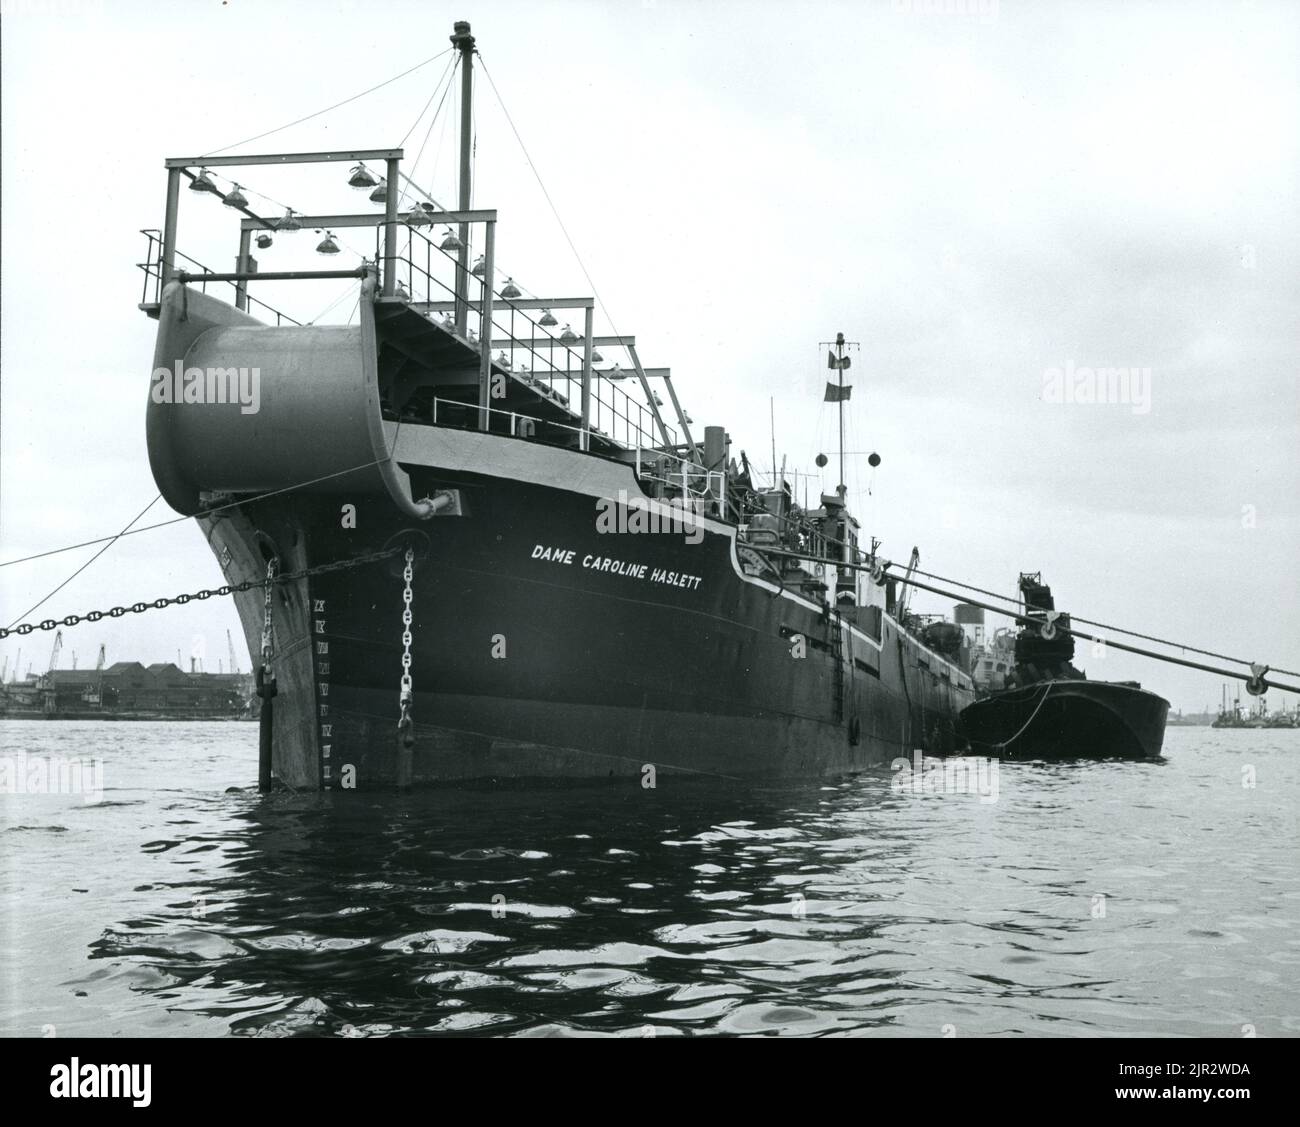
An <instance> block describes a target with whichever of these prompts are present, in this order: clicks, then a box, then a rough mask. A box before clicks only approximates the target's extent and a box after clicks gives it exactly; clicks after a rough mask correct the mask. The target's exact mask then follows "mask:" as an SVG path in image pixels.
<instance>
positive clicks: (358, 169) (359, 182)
mask: <svg viewBox="0 0 1300 1127" xmlns="http://www.w3.org/2000/svg"><path fill="white" fill-rule="evenodd" d="M348 183H349V184H350V185H352V187H354V188H357V189H360V190H361V191H364V190H365V189H366V188H373V187H374V186H375V185H376V184H378V183H379V181H378V180H377V179H376V178H375V175H374V173H372V172H371V171H370V169H368V168H367V167H366V166H365V165H364V164H358V165H355V166H353V169H352V175H351V176H349V177H348Z"/></svg>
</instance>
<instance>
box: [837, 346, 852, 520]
mask: <svg viewBox="0 0 1300 1127" xmlns="http://www.w3.org/2000/svg"><path fill="white" fill-rule="evenodd" d="M835 354H836V359H837V360H838V361H839V363H838V364H836V365H835V367H836V368H837V369H838V371H839V377H840V398H839V402H838V403H837V404H836V406H837V407H839V409H840V485H839V490H838V492H839V495H840V496H841V497H844V496H846V495H847V494H848V491H849V487H848V486H847V485H845V484H844V334H843V333H836V334H835Z"/></svg>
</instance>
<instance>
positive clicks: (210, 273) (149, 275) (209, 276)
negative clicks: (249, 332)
mask: <svg viewBox="0 0 1300 1127" xmlns="http://www.w3.org/2000/svg"><path fill="white" fill-rule="evenodd" d="M140 234H142V235H144V236H145V238H147V239H148V240H149V243H148V246H147V247H146V250H145V261H144V262H137V263H136V266H137V267H138V268H139V269H140V270H142V271H143V272H144V288H143V290H142V291H141V294H140V298H141V304H142V305H143V304H147V299H148V296H149V282H150V281H151V280H152V281H153V283H154V293H153V300H154V303H155V304H157V303H158V302H159V301H160V300H161V298H162V234H161V232H159V231H158V230H157V229H155V228H152V227H142V228H141V229H140ZM154 243H157V244H158V255H157V257H155V256H154ZM173 253H174V254H175V256H176V257H177V258H178V259H179V258H183V259H184V260H185V261H186V262H188V263H190V265H192V266H197V267H198V268H199V270H200V271H201V273H200V274H198V275H195V276H194V277H195V279H197V281H198V286H199V291H200V292H201V293H207V292H208V282H226V283H228V284H229V285H232V286H235V288H236V290H238V288H239V287H238V284H237V283H236V282H235V281H233V280H231V279H230V278H228V277H226V276H224V275H221V274H218V273H217V272H216V271H215V270H212V269H209V268H208V267H207V266H205V265H204V264H203V263H202V262H200V261H199V260H198V259H197V258H191V257H190V256H189V255H188V254H186V253H185V252H184V251H180V250H177V251H174V252H173ZM251 276H252V277H254V278H255V277H257V275H251ZM177 278H178V280H179V281H181V282H187V281H190V280H191V277H190V275H189V274H188V273H185V272H178V274H177ZM247 296H248V301H249V303H250V304H253V305H259V306H261V307H262V308H263V309H265V310H266V311H267V312H268V313H273V314H275V323H276V324H277V325H280V324H282V323H283V322H285V321H288V322H289V323H290V324H291V325H301V324H302V322H301V321H298V320H295V319H294V318H293V317H290V316H289V314H287V313H283V312H281V311H280V310H279V309H276V308H275V306H273V305H268V304H267V303H266V302H264V301H260V300H259V299H258V298H255V297H253V296H252V295H251V294H249V295H247Z"/></svg>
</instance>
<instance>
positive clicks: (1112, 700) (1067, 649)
mask: <svg viewBox="0 0 1300 1127" xmlns="http://www.w3.org/2000/svg"><path fill="white" fill-rule="evenodd" d="M1020 592H1021V597H1022V599H1023V600H1024V614H1023V616H1022V619H1023V623H1024V625H1023V626H1022V627H1021V629H1020V631H1019V632H1018V633H1017V634H1016V636H1015V641H1014V661H1013V664H1012V665H1011V668H1010V669H1009V670H1007V672H1006V674H1005V676H1003V677H1002V680H1001V683H1000V684H998V682H997V681H996V680H994V677H996V674H992V673H991V671H990V670H989V669H987V668H985V667H986V666H991V665H993V664H995V663H994V662H992V661H991V660H990V659H989V658H988V657H987V656H985V655H983V654H981V655H979V656H977V658H976V661H977V662H978V663H979V664H977V666H976V687H977V690H978V691H981V692H982V693H983V695H982V696H981V697H980V698H979V699H978V700H976V701H975V702H974V703H973V704H970V705H968V706H967V707H966V708H965V709H964V710H963V711H962V714H961V723H962V728H963V730H964V732H965V734H966V737H967V738H968V739H969V741H970V746H971V750H972V751H973V752H976V753H978V754H984V755H994V756H999V757H1005V758H1008V759H1074V758H1094V759H1102V758H1104V759H1119V758H1124V759H1153V758H1156V757H1157V756H1159V754H1160V749H1161V746H1162V744H1163V742H1164V735H1165V720H1166V717H1167V716H1168V714H1169V702H1168V701H1167V700H1165V699H1164V698H1163V697H1160V696H1157V695H1156V694H1155V693H1152V692H1149V691H1147V690H1146V689H1143V688H1142V686H1141V685H1140V684H1139V683H1138V682H1136V681H1089V680H1088V679H1087V677H1086V675H1085V674H1084V673H1083V672H1081V671H1080V670H1079V669H1077V668H1075V666H1074V665H1073V664H1072V659H1073V657H1074V637H1073V635H1072V634H1071V633H1070V616H1069V615H1068V614H1064V613H1061V612H1058V611H1057V610H1056V607H1055V603H1054V601H1053V599H1052V592H1051V588H1050V587H1048V586H1046V585H1045V584H1044V583H1043V582H1042V575H1041V573H1039V572H1034V573H1024V574H1022V575H1021V576H1020ZM960 609H961V608H959V610H960ZM994 652H997V648H995V651H994ZM1001 652H1003V653H1005V652H1006V650H1005V649H1002V650H1001Z"/></svg>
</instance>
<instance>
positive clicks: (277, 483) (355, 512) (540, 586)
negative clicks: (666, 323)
mask: <svg viewBox="0 0 1300 1127" xmlns="http://www.w3.org/2000/svg"><path fill="white" fill-rule="evenodd" d="M451 41H452V44H453V47H454V48H455V50H456V52H457V57H456V65H457V66H459V68H460V71H461V73H460V78H461V88H462V98H461V153H460V162H461V163H460V196H459V202H458V206H457V207H456V208H455V209H447V208H445V207H443V206H442V205H440V204H439V203H438V202H437V201H436V200H434V199H433V198H432V196H430V195H429V194H428V193H427V192H425V191H424V190H423V189H422V188H420V187H419V186H418V185H417V184H416V183H415V182H414V180H413V178H408V177H407V176H406V175H405V173H404V172H403V171H402V168H401V162H402V160H403V159H404V154H403V152H402V150H401V149H363V148H357V149H349V150H341V151H332V152H299V153H270V154H262V155H257V156H250V155H232V154H229V153H227V154H225V155H222V156H209V157H204V156H191V157H175V158H171V159H168V160H167V161H166V169H167V177H168V182H167V208H166V219H165V223H164V227H163V229H162V230H161V231H150V232H147V234H148V236H149V240H150V241H149V248H148V252H147V254H146V261H145V263H143V264H142V265H143V268H144V273H145V277H146V283H145V293H144V294H143V295H142V301H141V303H140V307H141V309H142V310H143V311H144V312H145V313H147V314H148V315H149V316H151V317H153V318H156V319H157V321H158V333H157V342H156V347H155V353H154V365H153V385H152V387H151V389H150V401H149V404H148V408H147V410H148V415H147V431H148V447H149V460H150V465H151V468H152V470H153V474H154V479H155V481H156V482H157V484H158V488H159V490H160V492H161V493H162V495H163V496H164V498H165V499H166V500H167V502H168V503H169V504H170V505H171V506H172V508H174V509H175V510H177V511H178V512H181V513H184V514H186V515H189V516H193V517H195V519H196V523H197V524H198V526H199V527H200V528H201V530H202V531H203V534H204V535H205V537H206V538H207V540H208V542H209V544H210V546H211V548H212V551H213V552H214V554H215V555H216V557H217V559H218V561H219V563H220V565H221V568H222V570H223V572H224V574H225V576H226V581H227V584H228V585H229V587H230V588H233V592H232V593H233V594H234V599H235V604H236V607H237V608H238V611H239V614H240V618H241V620H242V623H243V627H244V632H245V636H246V639H247V641H248V645H249V649H250V652H251V653H252V654H253V655H254V660H255V662H256V663H257V665H258V686H259V695H260V696H261V697H262V708H261V723H262V731H261V760H260V764H259V785H260V786H262V787H263V788H264V789H265V788H269V787H270V786H271V785H273V776H274V778H275V779H278V780H279V781H281V782H283V783H285V784H288V785H290V786H292V787H295V788H302V787H309V788H321V789H326V790H332V789H338V788H343V789H352V788H359V789H369V788H373V787H380V786H388V785H394V784H395V785H398V786H407V785H411V784H413V783H433V784H450V783H473V784H480V783H499V782H505V781H522V780H557V779H559V780H575V779H584V780H591V779H602V780H603V779H616V780H624V781H629V780H630V781H632V782H633V784H634V785H640V786H643V787H649V786H653V785H655V778H656V777H658V778H659V780H660V781H661V782H662V779H663V778H664V776H666V775H675V776H679V777H683V778H684V777H691V776H714V777H718V776H721V777H727V778H734V777H741V776H822V775H830V774H842V773H849V772H854V771H859V770H863V769H866V768H869V767H876V766H881V765H885V764H888V763H889V762H890V761H891V760H892V759H893V758H895V757H897V756H899V755H900V754H901V755H909V754H911V753H912V752H913V751H914V750H915V749H921V750H925V751H935V752H939V751H942V750H944V748H945V747H946V746H949V745H951V743H952V742H953V732H954V730H955V724H956V720H957V717H958V714H959V713H960V711H961V709H962V708H964V707H965V706H966V705H967V704H969V703H970V702H971V701H972V700H973V699H974V686H973V683H972V681H971V678H970V676H969V674H968V673H967V672H966V670H965V668H964V667H963V666H962V665H961V664H960V662H959V659H958V658H957V656H956V653H955V651H954V650H953V649H952V647H951V643H952V638H951V637H949V636H948V634H949V633H950V632H948V631H944V630H942V629H930V630H929V631H928V632H925V633H918V632H917V631H916V630H914V629H913V628H912V627H911V626H910V625H909V624H908V623H907V622H905V621H904V618H903V616H902V615H901V614H900V612H899V611H898V608H897V606H896V605H895V601H894V599H893V594H894V591H893V586H894V582H893V580H892V579H891V580H890V581H889V582H888V583H885V582H884V580H883V579H882V580H881V581H879V582H874V583H873V582H871V581H866V580H864V578H863V575H862V567H863V565H864V564H868V563H869V564H871V565H872V566H873V567H876V566H877V565H878V561H876V556H875V550H876V547H877V545H876V543H875V542H874V541H873V542H872V548H871V551H870V552H868V551H865V550H863V549H862V548H860V547H859V542H858V529H859V525H858V522H857V520H856V519H854V517H853V516H852V515H851V514H850V512H849V508H848V505H847V489H846V488H845V486H844V485H842V484H841V485H840V486H838V487H837V488H836V489H835V490H834V491H833V492H829V493H826V494H824V495H822V496H821V498H820V504H819V505H818V506H817V507H816V508H800V507H799V506H798V505H796V504H795V501H794V497H793V495H792V492H791V490H790V489H789V487H788V485H786V483H785V481H784V480H783V475H781V476H778V475H777V474H776V472H775V471H776V467H775V466H774V467H773V479H772V480H771V481H770V482H766V483H763V484H761V485H758V484H755V480H754V477H755V475H754V474H752V473H751V471H750V467H749V464H748V459H747V458H746V456H745V453H744V451H743V450H741V451H740V452H739V453H740V462H741V465H740V467H739V468H738V467H737V464H736V459H735V458H734V457H733V456H732V443H731V438H730V435H729V434H728V433H727V430H726V428H725V427H723V426H720V425H716V426H706V427H704V429H703V441H702V442H700V441H697V440H696V438H695V436H694V435H693V433H692V429H691V428H692V425H693V424H692V422H691V418H690V416H689V415H688V414H686V412H685V411H683V410H682V409H681V405H680V403H679V401H678V398H677V393H676V391H675V390H674V386H673V384H672V381H671V373H670V372H669V370H668V369H666V368H658V369H655V368H647V367H645V366H643V365H642V363H641V360H640V357H639V355H638V352H637V340H636V338H635V337H632V336H626V335H610V336H602V335H597V333H596V330H595V328H594V324H593V321H594V315H595V310H596V306H597V302H596V301H595V299H594V298H593V297H584V296H578V297H574V296H568V297H562V296H553V297H544V296H540V295H532V296H528V295H525V294H524V292H523V291H522V289H521V287H520V286H519V285H518V284H516V283H515V281H514V280H513V278H512V277H507V278H506V280H505V282H504V284H503V283H502V282H501V280H500V278H499V274H498V264H497V258H496V238H497V212H496V211H495V210H493V209H487V208H482V207H477V208H476V207H474V206H473V205H472V202H471V193H470V187H471V174H472V165H471V157H472V152H473V142H472V136H473V120H474V119H473V116H472V113H473V111H472V107H471V95H472V92H473V82H472V79H471V69H472V67H473V66H474V58H475V55H476V53H477V52H476V48H475V40H474V36H472V35H471V34H470V27H469V24H468V23H463V22H462V23H457V24H456V25H455V32H454V34H453V35H452V37H451ZM452 81H455V79H454V77H453V78H452ZM432 100H433V99H430V102H432ZM440 104H441V103H440ZM338 162H342V164H343V166H344V167H346V166H349V165H350V166H352V169H351V175H350V178H349V179H348V184H350V185H351V186H352V187H353V188H359V189H361V190H362V191H365V192H369V193H370V194H369V199H370V200H371V201H373V202H374V204H375V205H377V206H375V207H371V208H370V210H369V211H363V212H362V213H361V214H352V213H344V214H339V213H338V212H337V211H332V212H331V211H327V210H326V211H320V210H318V211H317V212H315V213H313V212H311V211H310V210H304V211H297V210H293V209H290V210H289V211H288V213H287V214H285V215H283V216H281V217H280V218H279V219H275V218H274V217H272V218H267V217H266V215H264V214H259V212H258V211H257V210H255V209H254V208H253V206H251V204H250V198H255V197H257V196H258V193H257V192H256V191H255V190H254V188H252V187H251V186H250V177H256V176H257V175H258V172H257V171H256V169H257V168H258V167H262V166H272V167H276V168H280V167H284V166H287V165H297V166H304V165H312V164H315V165H325V166H327V170H328V169H329V168H333V167H335V166H336V165H337V163H338ZM370 166H374V167H373V169H372V168H371V167H370ZM236 169H238V173H237V174H238V175H239V177H240V183H235V182H234V181H233V180H231V181H229V182H227V176H228V175H229V174H230V173H231V172H232V171H234V170H236ZM376 173H380V175H376ZM341 181H342V177H341V176H335V177H332V178H330V179H329V180H328V181H327V182H326V184H325V187H324V189H315V190H318V191H324V190H328V191H337V190H339V189H341V187H342V184H341ZM187 182H188V183H187ZM182 187H186V188H188V190H185V191H182V190H181V189H182ZM372 189H373V190H372ZM182 197H184V200H185V202H186V204H191V203H196V202H197V203H198V204H199V205H200V206H211V204H212V203H213V202H214V201H215V202H216V203H217V204H218V205H220V204H224V205H225V207H226V209H227V210H226V211H225V212H224V214H227V215H231V216H232V218H236V217H237V216H242V218H239V220H238V222H237V224H233V225H234V226H236V227H237V233H238V235H239V240H238V249H237V251H236V249H235V246H234V240H233V239H232V240H231V244H232V245H231V246H230V248H229V249H230V251H233V252H234V260H235V263H236V269H235V270H234V271H232V272H224V271H214V270H210V269H208V268H206V267H204V266H202V265H201V264H200V263H199V262H198V261H197V260H196V259H194V258H192V257H189V256H188V255H186V254H184V253H183V252H182V251H181V250H180V249H179V243H178V239H179V218H178V216H179V209H180V201H181V198H182ZM261 198H263V199H267V198H268V197H261ZM258 206H261V205H258ZM275 206H281V207H282V206H283V205H275ZM364 206H366V205H363V207H364ZM218 211H220V208H219V207H218ZM304 228H307V229H311V228H315V229H317V230H318V231H323V232H324V234H325V238H324V239H323V240H322V241H321V243H320V245H319V246H318V247H317V248H316V249H317V251H318V252H319V253H321V254H330V255H334V256H337V255H338V254H339V252H340V246H339V243H340V242H341V241H342V240H341V239H337V238H336V237H335V235H334V232H336V231H343V232H349V233H350V232H352V231H359V232H360V237H361V238H363V239H364V238H366V237H367V235H368V236H369V239H370V240H372V241H371V242H370V243H369V247H373V254H374V257H373V258H370V257H366V258H362V259H361V260H360V261H359V262H358V263H357V264H356V265H355V266H354V267H352V268H351V269H337V268H334V269H330V270H303V269H300V268H293V267H294V266H295V265H296V264H294V263H286V262H285V261H284V259H283V258H280V259H279V261H278V262H277V260H276V256H278V255H281V254H282V253H285V252H286V251H287V248H286V244H288V248H291V247H292V238H293V232H295V231H301V230H302V229H304ZM301 238H302V236H299V239H300V240H301ZM254 239H255V241H256V247H257V253H258V255H259V256H261V258H262V262H261V263H260V265H259V263H258V262H257V260H256V259H255V258H254V257H253V245H254ZM369 247H368V248H367V249H369ZM189 249H190V250H196V249H197V248H194V247H190V248H189ZM223 253H224V252H223ZM204 257H207V255H206V254H205V255H204ZM332 261H333V262H334V263H341V262H342V261H343V260H342V259H340V258H338V257H335V258H334V259H333V260H332ZM320 279H338V280H342V279H354V288H355V292H356V307H355V312H354V315H353V317H350V318H349V320H348V322H347V323H345V324H310V323H309V324H301V323H298V322H297V321H295V320H293V319H292V318H290V317H288V316H287V315H283V314H281V313H278V312H277V311H276V310H274V309H272V308H270V306H268V305H267V304H266V303H265V302H263V301H261V299H260V298H254V297H253V295H252V294H251V293H250V290H251V289H253V288H254V287H257V288H258V293H259V294H265V293H266V291H265V290H262V289H261V288H260V287H261V286H262V285H263V283H266V282H284V283H288V282H292V283H294V284H295V285H297V284H298V283H304V284H309V283H311V282H313V281H316V280H320ZM227 287H229V288H227ZM232 291H233V293H232ZM219 295H220V296H219ZM348 296H350V294H349V295H348ZM223 297H233V301H226V300H222V298H223ZM308 300H310V299H308ZM346 307H347V306H346V305H345V306H344V308H346ZM553 311H554V312H553ZM564 311H568V315H569V316H570V317H571V318H572V319H573V325H574V327H573V328H570V327H569V326H568V325H565V326H564V328H563V329H558V328H557V327H556V326H557V325H558V324H559V319H557V317H556V316H555V315H554V313H557V312H558V313H563V312H564ZM847 348H848V345H847V343H846V342H845V341H844V339H843V336H842V335H841V336H839V337H838V339H837V340H836V341H835V342H834V345H833V348H832V350H831V351H830V352H829V355H828V361H827V366H828V367H829V368H831V369H833V370H836V371H837V372H838V383H837V384H829V383H828V384H827V393H826V401H828V402H837V403H839V406H840V410H841V412H842V411H843V410H844V406H845V400H847V399H848V398H849V395H848V392H849V390H850V388H849V387H847V386H846V385H845V384H844V374H845V370H846V369H847V368H848V367H849V362H850V356H849V355H848V351H847ZM602 351H604V352H609V353H610V354H611V355H613V354H615V353H617V354H618V355H619V356H620V357H621V359H620V361H619V362H618V363H614V364H613V365H612V366H605V367H598V366H597V365H598V364H602V363H604V364H607V365H608V364H609V362H608V361H604V360H603V359H602V356H601V352H602ZM711 362H712V361H708V363H711ZM651 381H655V387H658V385H659V384H662V387H663V390H664V391H665V392H666V393H667V398H668V400H669V401H670V407H671V411H672V414H671V415H670V414H669V411H668V409H667V408H665V405H664V400H663V399H662V398H661V397H660V395H659V392H658V390H655V389H654V388H652V386H651ZM661 408H664V409H663V410H661ZM842 447H843V442H842V439H841V458H842V457H843V450H842ZM840 476H841V479H843V476H844V475H843V473H842V472H841V475H840ZM787 553H789V554H793V555H796V556H797V557H798V558H797V559H789V558H787V555H786V554H787ZM878 566H879V570H880V571H882V572H883V569H884V568H885V567H887V566H888V564H887V562H886V563H879V565H878ZM204 597H206V595H205V596H204Z"/></svg>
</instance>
